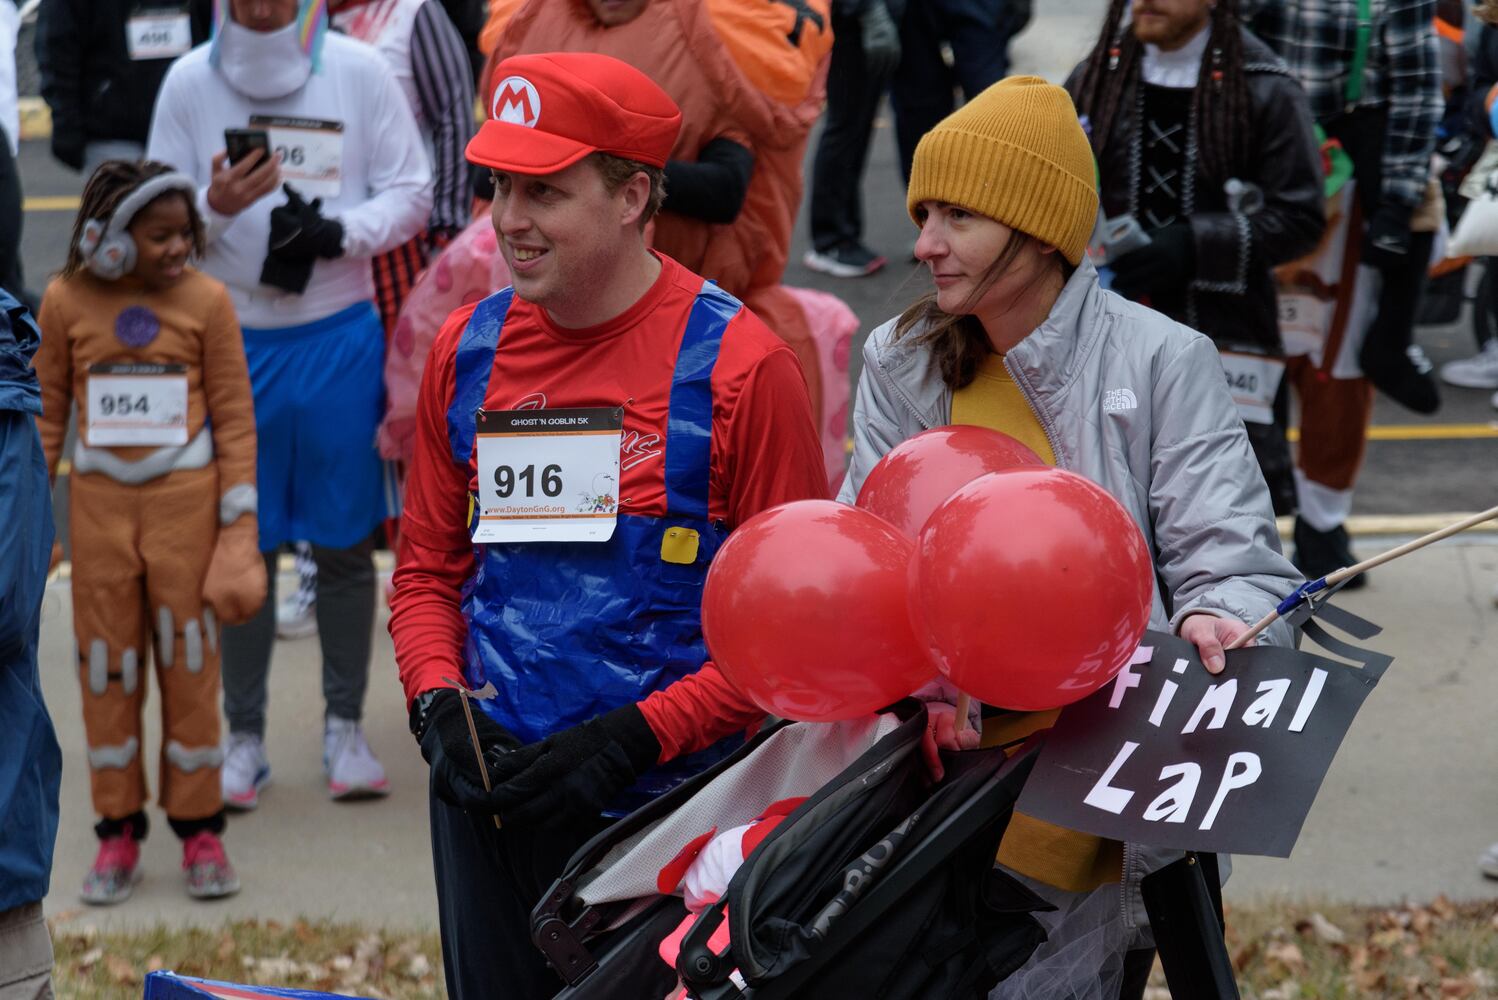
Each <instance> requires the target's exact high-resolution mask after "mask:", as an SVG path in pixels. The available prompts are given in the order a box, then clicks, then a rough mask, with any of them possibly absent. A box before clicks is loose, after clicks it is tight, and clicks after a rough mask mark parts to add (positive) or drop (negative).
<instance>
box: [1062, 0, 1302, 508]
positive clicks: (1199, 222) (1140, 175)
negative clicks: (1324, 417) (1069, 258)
mask: <svg viewBox="0 0 1498 1000" xmlns="http://www.w3.org/2000/svg"><path fill="white" fill-rule="evenodd" d="M1130 8H1131V9H1130ZM1126 10H1128V11H1129V13H1130V14H1131V18H1130V20H1129V22H1128V23H1127V24H1125V23H1124V13H1125V11H1126ZM1067 89H1068V90H1069V91H1070V92H1071V94H1072V96H1073V99H1074V100H1075V101H1076V104H1077V108H1078V110H1079V112H1080V113H1081V114H1082V115H1083V116H1085V118H1084V120H1085V121H1086V122H1087V123H1088V124H1089V128H1090V139H1091V142H1092V148H1093V150H1094V151H1095V153H1096V155H1097V160H1098V177H1099V183H1100V187H1101V200H1102V210H1103V214H1104V216H1105V218H1106V219H1107V220H1108V221H1107V222H1106V223H1105V229H1104V232H1103V235H1102V239H1101V242H1100V243H1099V245H1098V246H1096V247H1095V248H1094V252H1095V255H1096V256H1100V257H1101V260H1100V263H1106V264H1107V265H1108V267H1109V268H1110V269H1111V271H1112V273H1113V284H1112V287H1113V289H1114V290H1115V291H1117V292H1119V293H1121V294H1123V295H1125V296H1128V297H1129V298H1131V299H1134V300H1135V301H1138V302H1142V303H1144V304H1146V305H1149V306H1151V307H1153V308H1154V309H1156V310H1158V311H1160V312H1163V313H1165V314H1166V315H1167V316H1169V317H1171V318H1172V319H1174V320H1177V321H1179V322H1182V323H1185V324H1186V325H1187V326H1191V327H1195V328H1196V329H1198V330H1201V331H1202V332H1203V333H1205V334H1207V335H1208V336H1209V337H1211V338H1212V340H1213V341H1214V342H1215V343H1216V344H1217V347H1218V350H1219V352H1220V353H1221V356H1222V361H1223V367H1224V369H1225V371H1226V376H1227V381H1228V385H1229V388H1230V389H1231V390H1232V392H1233V397H1234V400H1235V402H1236V403H1237V405H1238V413H1239V415H1240V416H1241V417H1242V418H1243V422H1244V425H1245V427H1246V428H1247V429H1248V436H1249V441H1250V442H1251V443H1252V445H1253V449H1254V454H1255V456H1256V457H1257V458H1258V461H1259V467H1260V469H1261V470H1262V471H1263V473H1264V478H1265V481H1266V482H1267V484H1268V486H1269V491H1270V496H1271V498H1272V499H1273V501H1274V508H1275V513H1276V514H1290V513H1293V512H1294V510H1295V480H1294V474H1293V470H1292V467H1291V461H1290V448H1289V444H1288V443H1287V441H1286V438H1285V424H1286V421H1287V415H1288V413H1287V411H1288V394H1287V386H1286V385H1285V384H1284V379H1283V376H1284V372H1285V361H1284V353H1285V351H1284V345H1283V344H1282V342H1281V339H1280V332H1279V318H1278V313H1277V307H1276V300H1275V282H1274V274H1273V271H1272V269H1273V268H1274V267H1275V266H1276V265H1278V264H1282V263H1285V262H1286V261H1289V260H1294V259H1296V258H1299V257H1301V256H1303V255H1304V254H1306V253H1308V252H1309V251H1310V250H1312V249H1313V248H1314V247H1315V246H1316V242H1317V240H1318V239H1319V238H1320V236H1321V232H1322V229H1323V227H1324V224H1325V220H1324V217H1323V212H1322V197H1321V175H1320V161H1319V153H1318V150H1317V146H1316V140H1315V136H1314V133H1313V130H1312V125H1311V115H1310V109H1309V107H1308V105H1307V103H1306V98H1305V94H1304V93H1303V92H1302V90H1301V88H1300V86H1299V85H1298V84H1297V83H1296V82H1295V81H1294V80H1293V79H1292V78H1291V77H1290V76H1289V74H1288V72H1287V70H1286V69H1285V66H1284V64H1283V63H1282V62H1280V60H1279V59H1278V58H1277V57H1276V56H1275V55H1274V53H1273V52H1271V51H1270V50H1269V48H1268V47H1267V46H1265V45H1264V43H1263V42H1261V41H1259V40H1258V39H1257V38H1255V37H1254V36H1253V35H1251V34H1250V33H1249V32H1247V31H1246V30H1244V29H1243V27H1242V26H1241V25H1240V23H1239V20H1238V3H1237V0H1215V2H1214V0H1132V3H1131V0H1113V3H1112V4H1111V5H1110V7H1109V9H1108V15H1107V18H1106V20H1105V22H1104V25H1103V31H1102V34H1101V35H1100V36H1099V37H1098V40H1097V43H1096V45H1094V47H1093V50H1092V53H1091V54H1090V55H1089V56H1088V58H1087V59H1086V60H1085V61H1084V62H1082V64H1081V65H1079V66H1078V67H1077V68H1076V69H1075V70H1074V71H1073V73H1072V75H1071V79H1070V80H1069V81H1068V83H1067ZM1135 224H1137V227H1138V228H1137V229H1136V228H1135ZM1140 232H1142V233H1143V236H1142V237H1141V236H1139V235H1138V234H1139V233H1140ZM1130 233H1133V234H1135V235H1134V237H1133V239H1132V240H1130V238H1129V234H1130Z"/></svg>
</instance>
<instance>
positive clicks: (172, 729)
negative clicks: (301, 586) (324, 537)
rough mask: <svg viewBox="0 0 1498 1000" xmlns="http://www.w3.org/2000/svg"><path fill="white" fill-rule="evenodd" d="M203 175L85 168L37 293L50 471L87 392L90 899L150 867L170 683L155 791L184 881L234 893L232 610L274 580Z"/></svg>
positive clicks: (76, 483)
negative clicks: (225, 732)
mask: <svg viewBox="0 0 1498 1000" xmlns="http://www.w3.org/2000/svg"><path fill="white" fill-rule="evenodd" d="M196 201H197V189H196V185H195V184H194V183H193V182H192V181H191V180H190V179H188V178H186V177H184V176H183V175H181V174H176V173H173V172H172V171H171V168H169V167H167V166H165V165H163V164H159V163H130V162H126V161H122V160H114V161H110V162H107V163H105V164H103V165H102V166H100V167H99V169H98V170H97V171H96V172H95V173H94V175H93V176H92V177H91V178H90V179H89V182H88V185H87V187H86V188H85V189H84V192H83V205H82V208H81V210H80V212H79V215H78V221H77V223H76V224H75V226H74V232H73V243H72V246H71V247H70V249H69V251H68V261H67V264H66V266H65V267H64V268H63V270H62V272H61V273H60V274H59V275H58V277H57V278H56V279H55V280H54V281H53V282H52V283H51V285H49V286H48V288H47V292H46V295H45V297H44V298H43V300H42V308H41V315H40V320H41V327H42V346H41V349H40V350H39V351H38V352H37V355H36V361H35V368H36V372H37V375H38V377H39V378H40V380H41V386H42V411H43V412H42V416H41V417H40V418H38V420H37V425H38V429H39V430H40V432H41V437H42V444H43V447H44V449H45V450H46V456H47V461H48V465H49V468H50V469H51V471H52V474H53V476H54V478H55V476H56V471H57V464H58V459H59V457H60V455H61V452H62V449H63V441H64V436H65V434H66V432H67V425H68V409H69V406H70V404H73V403H76V404H77V411H78V441H77V445H76V447H75V449H74V453H73V471H72V475H71V478H70V482H69V513H68V521H69V526H70V529H71V534H72V549H73V572H72V589H73V628H74V632H75V634H76V637H77V640H78V672H79V678H80V680H81V681H82V689H83V721H84V730H85V732H86V734H87V737H88V763H89V770H90V777H91V783H92V791H93V802H94V810H95V811H96V812H97V813H98V814H99V815H100V817H101V819H100V822H99V824H98V826H97V827H96V828H95V829H96V832H97V833H98V835H99V840H100V845H99V854H98V857H97V859H96V860H95V862H94V865H93V868H92V869H91V870H90V871H89V873H88V875H87V877H86V878H85V879H84V882H83V892H82V896H83V899H84V900H85V901H86V902H90V903H99V904H104V903H116V902H119V901H121V900H123V899H125V898H126V897H128V896H129V895H130V890H131V888H132V886H133V885H134V883H135V882H136V881H138V880H139V876H140V873H139V861H140V847H139V844H140V841H141V840H142V839H143V838H144V837H145V834H146V828H147V823H146V815H145V812H144V807H145V801H146V774H145V766H144V761H143V760H142V755H141V751H142V738H143V735H144V734H143V731H142V728H141V706H142V704H143V702H144V699H145V687H146V677H145V674H146V663H147V658H148V656H149V657H151V658H153V659H154V661H155V663H156V676H157V681H158V683H159V685H160V691H161V713H162V751H161V805H162V806H163V808H164V809H165V810H166V815H167V821H168V823H170V825H171V827H172V829H173V831H174V832H175V833H176V834H177V835H178V837H180V838H181V839H182V841H183V862H182V863H183V868H184V869H185V870H186V871H187V891H188V893H189V894H190V895H193V896H196V897H215V896H224V895H228V894H230V893H233V892H236V891H238V889H239V880H238V878H237V877H236V875H235V874H234V869H233V868H232V867H231V866H230V864H229V861H228V858H227V857H226V856H225V854H224V849H223V845H222V843H220V841H219V835H220V834H221V833H222V832H223V828H224V814H223V800H222V795H221V791H220V788H219V766H220V764H221V763H222V760H223V751H222V749H221V747H220V732H219V707H218V704H219V653H218V650H219V631H218V630H219V626H220V625H221V624H225V623H235V622H239V621H243V620H245V619H247V618H248V617H249V616H250V615H251V614H253V613H254V612H255V611H256V610H257V609H258V608H259V606H260V604H261V602H262V601H263V600H264V597H265V585H266V581H265V569H264V564H263V563H262V561H261V558H260V553H259V551H258V538H257V536H258V529H257V524H256V515H255V511H256V492H255V415H254V404H253V401H252V397H251V394H250V380H249V374H248V372H247V371H246V367H245V358H244V348H243V346H242V344H241V341H240V333H239V323H238V321H237V320H236V319H235V315H234V308H233V306H232V305H231V304H230V301H229V295H228V293H227V291H226V290H225V289H224V286H223V285H221V284H220V283H219V282H217V281H215V280H213V279H212V278H209V277H208V276H206V275H204V274H201V273H199V272H198V271H196V270H194V269H192V268H191V267H189V266H187V260H188V257H189V255H191V254H195V253H201V251H202V249H203V226H202V220H201V218H200V217H199V215H198V210H197V207H196Z"/></svg>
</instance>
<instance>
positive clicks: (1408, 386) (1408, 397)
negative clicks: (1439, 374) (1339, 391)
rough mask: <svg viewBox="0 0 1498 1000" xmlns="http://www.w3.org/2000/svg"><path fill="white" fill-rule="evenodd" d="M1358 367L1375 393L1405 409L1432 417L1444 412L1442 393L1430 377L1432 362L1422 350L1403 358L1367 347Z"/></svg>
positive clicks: (1404, 354) (1407, 353) (1401, 355)
mask: <svg viewBox="0 0 1498 1000" xmlns="http://www.w3.org/2000/svg"><path fill="white" fill-rule="evenodd" d="M1358 364H1359V365H1360V366H1361V367H1362V369H1363V374H1364V375H1365V376H1367V378H1368V381H1370V382H1372V383H1373V387H1374V388H1375V389H1377V390H1378V391H1379V392H1381V393H1383V394H1384V395H1385V396H1388V397H1389V398H1390V399H1392V400H1393V401H1394V402H1396V403H1398V404H1399V405H1400V406H1402V407H1404V408H1405V409H1407V410H1413V411H1414V412H1416V413H1420V414H1424V415H1426V416H1429V415H1430V414H1432V413H1435V412H1436V411H1437V410H1439V409H1440V408H1441V393H1440V391H1439V390H1438V389H1437V388H1436V380H1435V379H1433V378H1431V377H1430V371H1431V364H1430V361H1429V360H1427V359H1426V357H1425V352H1424V351H1422V350H1420V349H1419V348H1418V347H1411V348H1409V350H1408V351H1407V352H1406V353H1403V354H1389V353H1388V352H1385V351H1371V350H1369V349H1368V347H1364V348H1363V351H1362V353H1361V354H1360V355H1359V357H1358Z"/></svg>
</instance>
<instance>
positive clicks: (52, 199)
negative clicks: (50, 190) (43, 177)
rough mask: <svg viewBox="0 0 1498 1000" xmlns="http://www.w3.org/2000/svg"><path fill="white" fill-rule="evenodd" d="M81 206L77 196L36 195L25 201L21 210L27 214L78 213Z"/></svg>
mask: <svg viewBox="0 0 1498 1000" xmlns="http://www.w3.org/2000/svg"><path fill="white" fill-rule="evenodd" d="M79 204H80V201H79V198H78V196H77V195H76V194H60V195H40V194H39V195H36V196H35V197H32V198H26V199H23V200H22V202H21V209H22V210H23V211H26V212H76V211H78V206H79Z"/></svg>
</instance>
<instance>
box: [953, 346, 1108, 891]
mask: <svg viewBox="0 0 1498 1000" xmlns="http://www.w3.org/2000/svg"><path fill="white" fill-rule="evenodd" d="M952 423H954V424H972V425H975V426H978V427H987V428H990V429H992V430H996V431H1001V432H1002V433H1004V434H1008V435H1009V436H1010V437H1012V438H1014V439H1015V440H1017V441H1019V442H1020V443H1022V444H1024V445H1026V446H1027V447H1029V448H1030V449H1031V450H1033V451H1034V452H1035V454H1037V455H1039V456H1040V457H1041V458H1042V459H1043V460H1044V461H1045V463H1046V464H1047V465H1055V464H1056V453H1055V451H1054V450H1053V449H1052V448H1051V442H1050V439H1049V438H1047V437H1046V433H1045V428H1044V427H1042V426H1041V425H1040V421H1039V420H1037V419H1036V417H1035V411H1034V410H1032V409H1030V404H1029V402H1028V401H1027V400H1026V399H1025V396H1024V393H1023V392H1021V391H1020V387H1019V386H1018V385H1016V384H1015V382H1014V379H1013V378H1012V377H1011V376H1010V374H1009V371H1008V369H1006V368H1005V367H1004V358H1003V356H1002V355H999V354H990V355H989V356H988V357H987V358H986V359H984V362H983V364H982V366H981V367H980V368H979V369H978V376H977V378H975V379H973V381H972V384H970V385H967V386H965V387H963V388H961V389H958V390H957V391H956V392H955V393H953V395H952ZM1059 714H1060V711H1059V710H1057V711H1051V712H1028V713H1012V714H1009V715H1005V716H998V717H995V718H992V719H988V720H986V721H985V722H984V723H983V745H984V746H997V745H999V744H1001V743H1009V742H1011V741H1013V740H1017V739H1022V738H1024V737H1025V736H1028V735H1030V734H1031V733H1033V732H1037V731H1038V730H1041V729H1046V728H1048V727H1049V726H1050V725H1051V724H1052V723H1054V722H1055V721H1056V717H1057V716H1058V715H1059ZM998 859H999V862H1000V863H1001V864H1003V865H1005V866H1006V867H1008V868H1012V869H1013V870H1015V871H1017V872H1020V873H1022V874H1024V875H1028V876H1030V877H1031V878H1034V879H1038V880H1040V881H1041V882H1044V883H1046V884H1047V885H1053V886H1055V887H1057V888H1058V889H1065V890H1067V891H1069V892H1086V891H1088V890H1091V889H1095V888H1096V887H1097V886H1099V885H1102V884H1103V883H1104V882H1117V881H1118V880H1119V879H1120V878H1122V876H1123V845H1122V844H1120V843H1119V842H1118V841H1116V840H1103V839H1102V838H1101V837H1095V836H1093V835H1092V834H1088V833H1078V832H1077V831H1075V830H1067V829H1064V828H1063V827H1059V826H1055V825H1054V824H1051V823H1046V822H1043V821H1041V820H1038V819H1034V818H1033V817H1030V816H1026V815H1025V814H1024V813H1019V812H1016V813H1015V814H1014V818H1013V819H1012V820H1010V822H1009V829H1008V831H1007V832H1005V834H1004V840H1003V842H1002V843H1001V844H1000V845H999V856H998Z"/></svg>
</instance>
